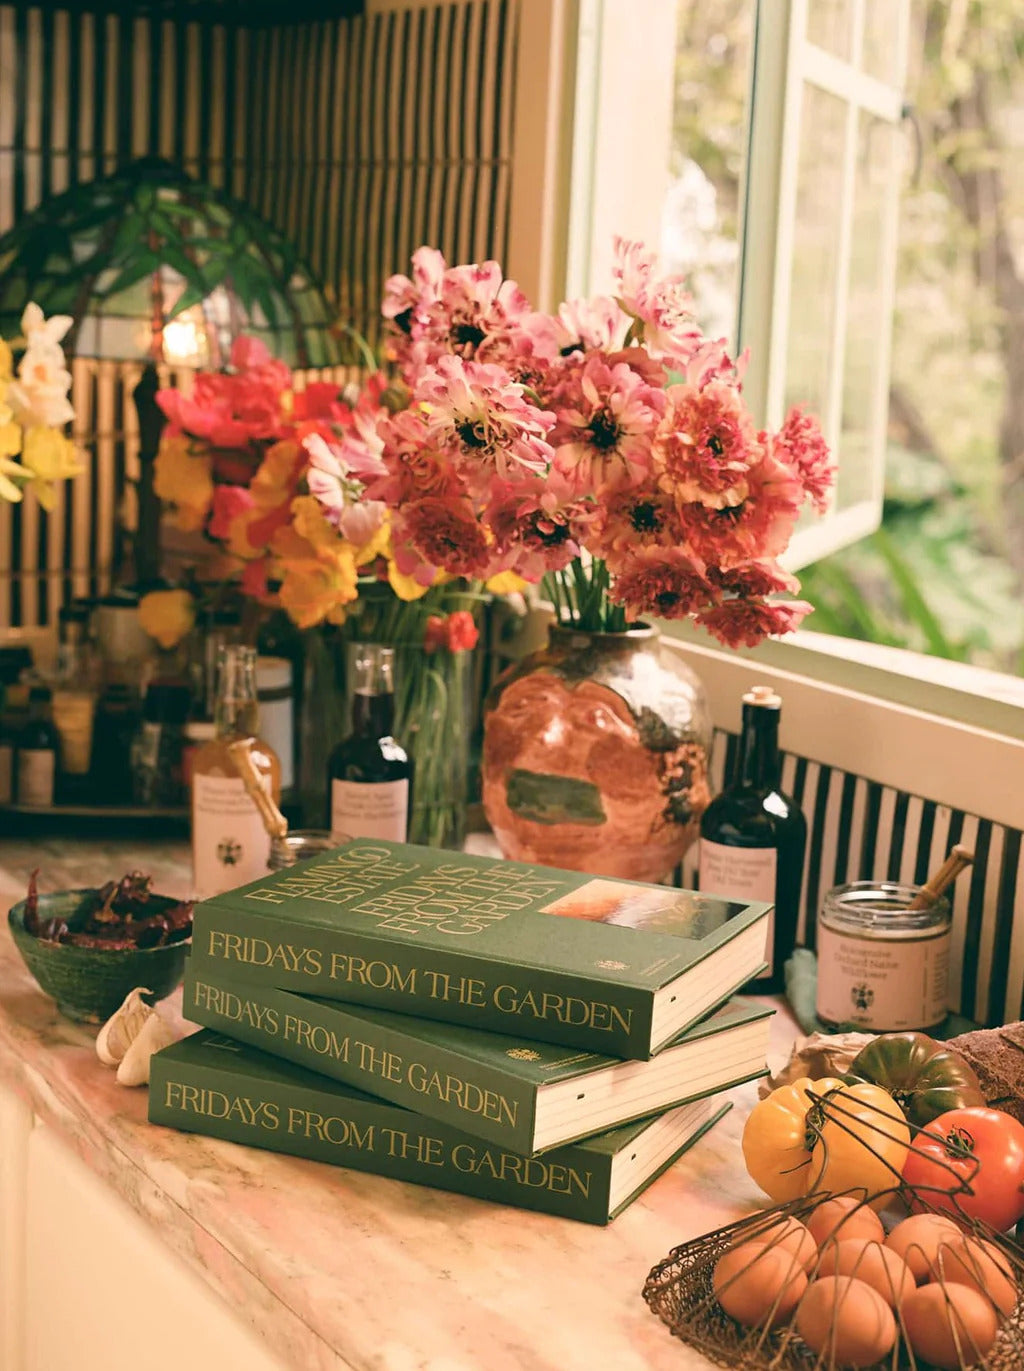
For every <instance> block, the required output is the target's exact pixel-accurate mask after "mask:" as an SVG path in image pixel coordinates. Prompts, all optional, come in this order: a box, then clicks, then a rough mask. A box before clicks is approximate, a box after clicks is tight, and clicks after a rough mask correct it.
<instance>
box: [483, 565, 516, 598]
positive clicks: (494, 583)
mask: <svg viewBox="0 0 1024 1371" xmlns="http://www.w3.org/2000/svg"><path fill="white" fill-rule="evenodd" d="M526 586H527V583H526V581H524V580H523V578H522V577H521V576H517V575H516V573H515V572H514V571H499V572H498V574H497V576H492V577H491V579H490V580H489V581H485V582H484V590H489V591H490V592H491V594H492V595H521V594H522V593H523V591H524V590H525V589H526Z"/></svg>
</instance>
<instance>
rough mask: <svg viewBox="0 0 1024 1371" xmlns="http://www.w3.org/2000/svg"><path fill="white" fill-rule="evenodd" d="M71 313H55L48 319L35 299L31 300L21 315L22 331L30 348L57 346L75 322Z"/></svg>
mask: <svg viewBox="0 0 1024 1371" xmlns="http://www.w3.org/2000/svg"><path fill="white" fill-rule="evenodd" d="M74 322H75V321H74V319H72V317H71V315H70V314H54V315H51V317H50V318H49V319H47V318H46V317H45V316H44V314H43V311H42V310H41V309H40V308H39V306H38V305H37V304H36V303H35V302H34V301H31V300H30V301H29V303H28V304H27V305H26V306H25V310H24V313H23V314H22V316H21V331H22V333H23V334H24V335H25V341H26V342H27V343H28V345H29V348H33V347H57V346H59V344H60V341H61V339H62V338H63V337H64V335H65V334H66V333H67V331H68V329H69V328H70V327H71V325H72V324H73V323H74Z"/></svg>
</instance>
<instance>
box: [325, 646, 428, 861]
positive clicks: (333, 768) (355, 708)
mask: <svg viewBox="0 0 1024 1371" xmlns="http://www.w3.org/2000/svg"><path fill="white" fill-rule="evenodd" d="M394 655H395V654H394V651H393V650H392V649H391V648H390V647H382V646H381V645H380V644H379V643H357V644H355V650H354V652H353V653H352V655H351V657H350V660H349V667H350V670H351V673H352V674H351V690H352V732H351V733H350V734H349V735H348V737H347V738H344V739H343V740H342V741H341V742H340V743H339V744H338V745H337V747H336V748H335V749H334V751H333V752H332V753H331V756H330V760H329V762H328V766H327V777H328V784H329V787H330V798H329V812H328V819H327V822H328V826H329V828H330V830H331V832H332V833H334V834H335V835H337V837H338V840H339V842H342V841H345V839H346V838H385V839H388V840H390V841H391V842H395V843H404V842H405V839H406V834H407V833H408V828H409V799H410V795H409V792H410V786H411V782H412V763H411V762H410V761H409V758H408V756H407V755H406V752H405V749H404V748H403V747H402V746H401V745H400V744H399V743H397V742H396V741H395V739H394V738H393V737H392V736H391V731H392V729H393V728H394V723H395V687H394V675H393V673H394Z"/></svg>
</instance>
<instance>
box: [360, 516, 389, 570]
mask: <svg viewBox="0 0 1024 1371" xmlns="http://www.w3.org/2000/svg"><path fill="white" fill-rule="evenodd" d="M355 555H356V566H368V565H369V563H370V562H373V561H376V559H377V558H378V557H388V558H390V556H391V526H390V524H389V522H388V520H387V519H385V520H384V522H383V523H382V524H381V526H380V528H378V530H377V532H376V533H375V534H374V535H373V537H372V538H371V539H370V541H369V542H368V543H363V545H362V546H361V547H357V548H356V549H355Z"/></svg>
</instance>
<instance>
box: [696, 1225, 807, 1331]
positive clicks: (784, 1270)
mask: <svg viewBox="0 0 1024 1371" xmlns="http://www.w3.org/2000/svg"><path fill="white" fill-rule="evenodd" d="M712 1284H713V1286H714V1291H715V1295H716V1297H717V1299H718V1303H719V1304H720V1305H721V1306H722V1308H723V1309H724V1310H725V1312H726V1313H727V1314H729V1315H730V1316H731V1317H732V1318H734V1319H736V1320H737V1321H738V1322H739V1323H743V1324H746V1325H747V1326H748V1327H759V1326H761V1325H763V1324H765V1323H770V1324H771V1325H773V1326H774V1325H775V1324H778V1323H783V1322H784V1321H785V1320H786V1319H788V1318H789V1316H790V1314H792V1312H793V1310H794V1309H795V1308H796V1306H797V1304H798V1302H799V1300H800V1297H801V1295H803V1293H804V1291H805V1290H806V1289H807V1275H806V1273H805V1272H804V1269H803V1267H802V1266H801V1265H800V1262H799V1261H798V1260H797V1258H796V1256H795V1255H794V1254H793V1253H792V1252H788V1251H786V1250H785V1249H784V1248H782V1247H779V1246H775V1247H766V1246H765V1245H764V1244H763V1243H760V1242H746V1243H741V1244H740V1245H739V1246H738V1247H731V1248H730V1249H729V1251H728V1252H726V1253H725V1254H724V1255H723V1256H721V1257H719V1259H718V1261H717V1262H716V1263H715V1270H714V1275H713V1278H712Z"/></svg>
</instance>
